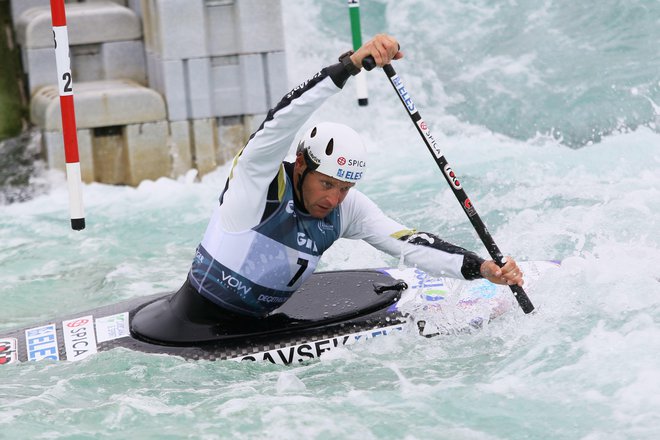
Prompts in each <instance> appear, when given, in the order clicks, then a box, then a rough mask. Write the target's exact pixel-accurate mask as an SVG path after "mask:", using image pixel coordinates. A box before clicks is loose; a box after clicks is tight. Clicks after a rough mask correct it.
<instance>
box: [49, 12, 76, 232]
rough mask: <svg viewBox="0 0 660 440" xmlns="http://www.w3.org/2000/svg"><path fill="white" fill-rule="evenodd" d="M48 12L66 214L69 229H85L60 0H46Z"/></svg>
mask: <svg viewBox="0 0 660 440" xmlns="http://www.w3.org/2000/svg"><path fill="white" fill-rule="evenodd" d="M50 12H51V16H52V22H53V38H54V40H55V58H56V61H57V83H58V88H59V93H60V111H61V112H62V136H63V137H64V158H65V161H66V180H67V185H68V188H69V214H70V217H71V228H72V229H74V230H76V231H80V230H82V229H85V213H84V211H83V204H82V181H81V174H80V158H79V156H78V133H77V131H76V113H75V110H74V105H73V78H72V77H71V58H70V57H69V33H68V31H67V27H66V12H65V10H64V0H50Z"/></svg>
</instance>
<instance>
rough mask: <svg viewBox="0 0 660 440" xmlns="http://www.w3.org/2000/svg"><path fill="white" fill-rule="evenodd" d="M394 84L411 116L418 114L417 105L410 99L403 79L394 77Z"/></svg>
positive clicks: (397, 76)
mask: <svg viewBox="0 0 660 440" xmlns="http://www.w3.org/2000/svg"><path fill="white" fill-rule="evenodd" d="M392 84H394V87H395V88H396V91H397V92H398V93H399V96H401V100H402V101H403V103H404V104H405V105H406V108H407V109H408V113H410V114H411V115H412V114H414V113H416V112H417V109H416V108H415V103H414V102H413V101H412V98H411V97H410V95H409V94H408V91H407V90H406V88H405V87H404V85H403V82H402V81H401V78H399V75H394V76H393V77H392Z"/></svg>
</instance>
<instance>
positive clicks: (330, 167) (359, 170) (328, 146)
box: [296, 122, 367, 183]
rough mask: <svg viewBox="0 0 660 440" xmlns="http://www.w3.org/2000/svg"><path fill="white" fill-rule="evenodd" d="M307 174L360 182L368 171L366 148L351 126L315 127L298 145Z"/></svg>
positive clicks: (327, 125)
mask: <svg viewBox="0 0 660 440" xmlns="http://www.w3.org/2000/svg"><path fill="white" fill-rule="evenodd" d="M296 153H302V154H303V157H304V158H305V163H306V164H307V168H308V170H310V171H318V172H319V173H322V174H325V175H326V176H330V177H334V178H335V179H339V180H342V181H344V182H352V183H355V182H357V181H358V180H360V179H362V177H363V176H364V172H365V170H366V168H367V149H366V148H365V146H364V143H363V142H362V139H361V138H360V135H359V134H357V133H356V132H355V130H353V129H352V128H350V127H347V126H346V125H343V124H336V123H333V122H322V123H320V124H316V126H314V127H313V128H311V129H310V130H308V131H307V133H306V134H305V135H304V136H303V138H302V139H301V140H300V142H299V143H298V148H297V150H296Z"/></svg>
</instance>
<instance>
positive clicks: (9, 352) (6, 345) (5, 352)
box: [0, 338, 18, 365]
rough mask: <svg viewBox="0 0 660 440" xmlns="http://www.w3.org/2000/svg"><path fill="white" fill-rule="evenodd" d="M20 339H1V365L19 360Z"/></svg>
mask: <svg viewBox="0 0 660 440" xmlns="http://www.w3.org/2000/svg"><path fill="white" fill-rule="evenodd" d="M17 348H18V340H17V339H16V338H5V339H0V365H7V364H13V363H16V362H18V353H17V352H16V351H17Z"/></svg>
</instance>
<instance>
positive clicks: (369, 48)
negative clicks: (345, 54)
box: [351, 34, 403, 68]
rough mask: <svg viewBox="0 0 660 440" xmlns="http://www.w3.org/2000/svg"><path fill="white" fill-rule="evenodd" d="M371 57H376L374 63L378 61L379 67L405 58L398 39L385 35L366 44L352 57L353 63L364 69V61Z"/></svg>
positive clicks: (379, 35) (377, 36)
mask: <svg viewBox="0 0 660 440" xmlns="http://www.w3.org/2000/svg"><path fill="white" fill-rule="evenodd" d="M369 55H371V56H372V57H374V61H376V65H377V66H379V67H383V66H384V65H385V64H389V63H390V62H391V61H392V60H398V59H401V58H403V52H401V51H400V50H399V42H398V41H397V40H396V38H394V37H392V36H389V35H385V34H378V35H376V36H375V37H373V38H372V39H371V40H369V41H367V42H366V43H364V44H363V45H362V47H360V48H359V49H358V50H357V51H356V52H355V53H354V54H353V55H351V61H353V64H355V65H356V66H358V67H359V68H362V60H363V59H365V58H366V57H368V56H369Z"/></svg>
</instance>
